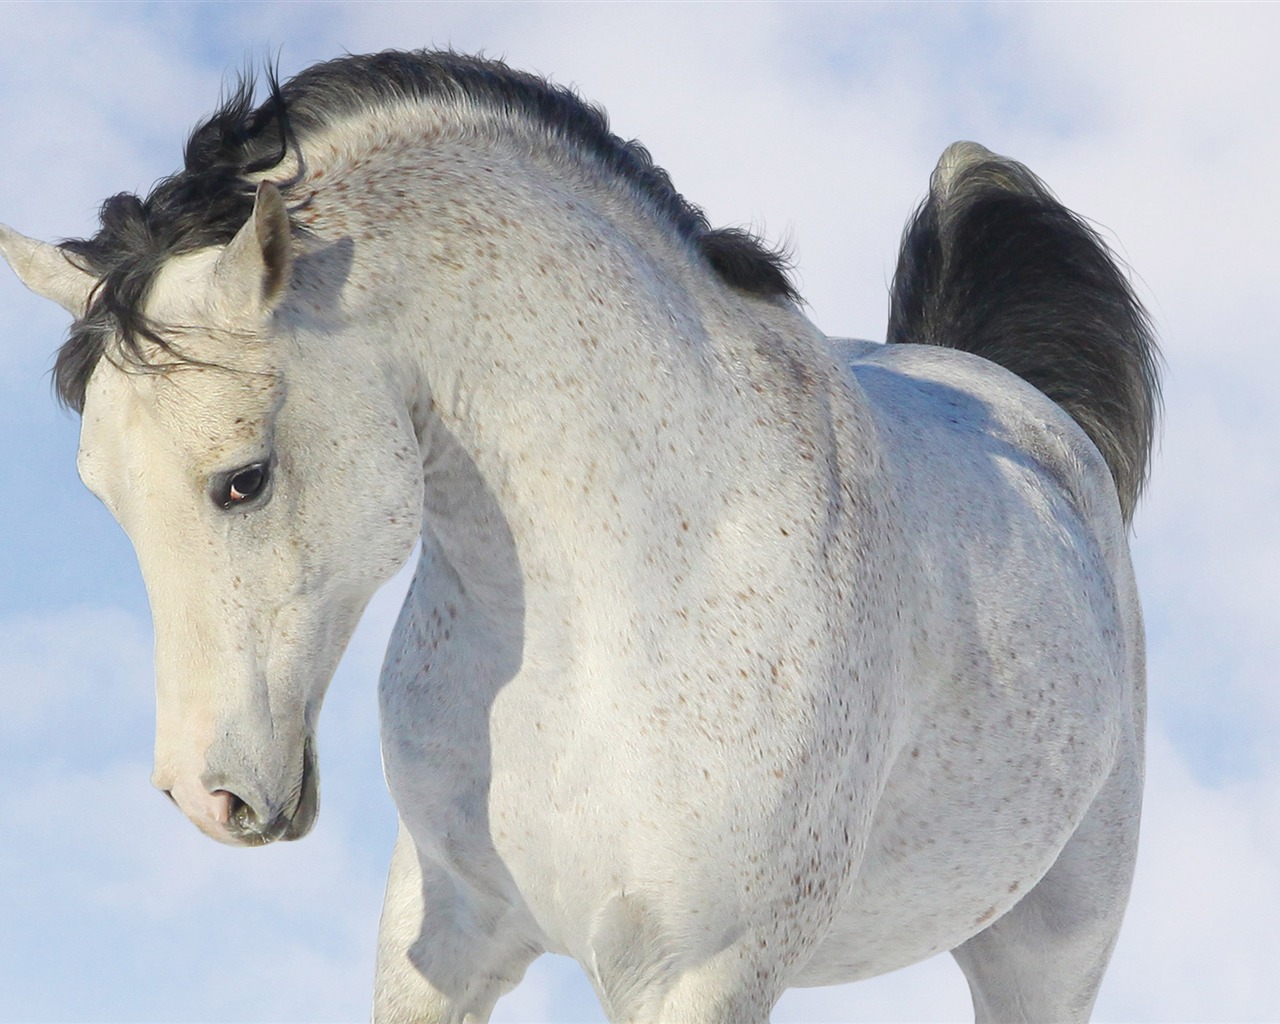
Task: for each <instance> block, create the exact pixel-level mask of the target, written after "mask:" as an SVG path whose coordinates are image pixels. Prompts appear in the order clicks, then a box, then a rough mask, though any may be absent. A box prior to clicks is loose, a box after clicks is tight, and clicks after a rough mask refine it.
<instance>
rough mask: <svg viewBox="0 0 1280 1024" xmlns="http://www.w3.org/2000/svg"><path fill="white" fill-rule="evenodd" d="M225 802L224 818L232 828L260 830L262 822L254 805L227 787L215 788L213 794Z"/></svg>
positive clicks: (249, 830)
mask: <svg viewBox="0 0 1280 1024" xmlns="http://www.w3.org/2000/svg"><path fill="white" fill-rule="evenodd" d="M212 795H213V796H215V797H217V798H219V799H220V800H221V801H222V802H223V808H224V813H225V815H226V817H225V818H224V820H225V821H226V823H227V824H228V825H230V826H231V827H232V828H234V829H236V830H237V831H240V832H258V831H260V830H261V828H262V823H261V822H260V821H259V820H258V815H257V814H256V813H254V810H253V808H252V807H250V806H249V805H248V804H247V803H245V802H244V801H243V800H241V799H240V798H239V797H238V796H236V795H235V794H234V793H232V792H231V791H230V790H227V789H219V790H215V791H214V793H213V794H212Z"/></svg>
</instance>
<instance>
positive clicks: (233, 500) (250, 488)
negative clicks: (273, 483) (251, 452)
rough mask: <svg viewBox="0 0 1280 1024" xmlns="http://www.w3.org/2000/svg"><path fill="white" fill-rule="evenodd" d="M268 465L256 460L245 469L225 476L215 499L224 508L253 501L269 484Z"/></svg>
mask: <svg viewBox="0 0 1280 1024" xmlns="http://www.w3.org/2000/svg"><path fill="white" fill-rule="evenodd" d="M267 469H268V466H267V463H265V462H255V463H253V464H252V465H250V466H245V467H244V468H243V469H237V470H235V471H234V472H232V473H230V474H228V475H227V476H225V477H223V480H222V484H221V486H220V487H219V488H218V491H217V493H216V494H215V496H214V501H216V502H217V504H219V505H220V506H222V508H232V507H234V506H236V505H243V504H244V503H245V502H247V501H252V500H253V499H254V498H256V497H257V496H258V495H260V494H261V493H262V492H263V490H264V489H265V488H266V486H267V478H268V472H267Z"/></svg>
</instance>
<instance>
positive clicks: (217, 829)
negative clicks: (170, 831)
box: [164, 780, 243, 843]
mask: <svg viewBox="0 0 1280 1024" xmlns="http://www.w3.org/2000/svg"><path fill="white" fill-rule="evenodd" d="M184 782H186V780H179V781H178V782H177V783H176V784H175V785H174V786H173V787H172V788H170V789H166V790H165V791H164V793H165V795H166V796H167V797H169V799H170V800H172V801H173V802H174V803H175V804H177V805H178V807H179V809H181V811H182V813H183V814H185V815H186V816H187V817H188V818H190V819H191V821H192V822H193V823H194V824H195V825H196V826H197V827H198V828H199V829H200V831H202V832H204V833H205V834H206V835H209V836H212V837H213V838H214V839H218V840H220V841H222V842H224V843H231V842H235V841H236V837H235V836H233V835H232V833H233V831H234V826H233V821H232V819H233V816H234V815H235V814H236V812H237V810H239V809H240V808H241V807H242V806H243V803H242V801H241V800H240V798H239V797H237V796H236V795H235V794H234V793H231V792H228V791H227V790H225V789H215V790H214V791H213V792H212V793H210V792H208V791H207V790H206V789H205V788H204V787H203V786H201V785H200V784H199V782H194V784H192V783H187V784H184Z"/></svg>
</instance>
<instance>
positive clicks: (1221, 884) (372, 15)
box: [0, 3, 1280, 1022]
mask: <svg viewBox="0 0 1280 1024" xmlns="http://www.w3.org/2000/svg"><path fill="white" fill-rule="evenodd" d="M1276 38H1280V7H1276V6H1274V5H1239V6H1231V5H1213V6H1208V5H1206V6H1196V5H1179V6H1176V7H1175V6H1170V5H1124V6H1121V5H1078V6H1070V5H998V6H983V5H958V4H957V5H927V4H919V5H902V6H891V5H890V6H877V5H828V4H794V5H793V4H750V5H738V6H734V7H729V6H723V5H717V4H699V5H688V6H684V5H674V4H652V5H641V4H610V5H598V6H597V5H557V4H547V5H536V6H535V5H528V6H526V5H519V4H493V5H488V4H468V5H465V6H462V5H451V4H439V5H437V4H376V3H361V4H344V3H333V4H306V5H302V4H296V5H295V4H278V5H271V4H254V3H246V4H235V5H230V4H228V5H218V4H199V3H196V4H173V5H149V4H110V5H84V6H78V5H67V4H63V5H47V6H46V5H25V4H12V3H8V4H3V5H0V152H3V154H4V159H3V160H0V220H3V221H5V222H6V223H9V224H11V225H13V226H14V227H17V228H18V229H19V230H22V231H24V232H26V233H28V234H33V235H37V236H40V237H44V238H48V239H57V238H61V237H67V236H76V235H83V234H86V233H90V232H91V231H92V230H93V226H94V217H95V211H96V208H97V205H98V204H99V202H100V201H101V200H102V199H103V198H104V197H106V196H107V195H110V194H112V193H114V192H118V191H123V190H129V191H137V190H144V191H145V190H146V189H147V188H148V187H149V186H150V185H151V183H152V182H153V181H154V180H155V179H157V178H159V177H161V176H162V175H164V174H166V173H168V172H170V171H172V170H173V169H175V168H176V167H177V166H178V163H179V161H180V150H181V144H182V141H183V139H184V137H185V133H186V131H187V130H188V129H189V128H190V127H191V126H192V125H193V124H194V123H195V121H196V120H197V119H199V118H200V117H201V115H203V114H205V113H207V112H208V111H209V110H210V109H211V108H212V106H213V105H214V103H215V101H216V98H217V95H218V92H219V88H220V86H221V84H222V82H223V79H224V75H225V74H226V73H227V72H228V71H229V70H233V69H235V68H237V67H240V66H242V65H243V63H244V61H245V60H246V58H249V59H260V58H262V57H263V56H264V55H274V54H276V53H277V52H279V53H280V61H281V66H282V69H283V70H284V72H285V73H286V74H290V73H292V72H294V71H296V70H298V69H299V68H301V67H302V66H305V65H306V64H307V63H310V62H311V61H313V60H318V59H323V58H326V57H332V56H336V55H338V54H340V53H342V52H344V51H352V52H360V51H368V50H375V49H382V48H385V47H418V46H427V45H435V46H445V45H453V46H454V47H456V48H458V49H461V50H468V51H478V50H483V51H484V52H486V53H487V54H489V55H491V56H504V57H506V58H507V59H508V60H509V61H510V62H511V63H513V64H515V65H517V66H520V67H524V68H528V69H531V70H535V71H539V72H543V73H547V74H551V75H553V76H554V77H555V78H556V80H557V81H560V82H562V83H566V84H571V85H574V86H576V87H578V88H579V89H580V90H581V91H582V93H583V94H584V95H586V96H587V97H588V98H590V99H592V100H594V101H597V102H600V103H602V104H604V105H605V106H606V107H607V108H608V110H609V111H610V114H611V116H612V119H613V123H614V126H615V129H616V130H617V131H618V132H619V133H621V134H623V135H626V136H635V137H638V138H640V139H641V140H642V141H644V142H645V143H646V145H648V147H649V148H650V149H651V151H652V152H653V153H654V155H655V157H656V159H657V160H658V162H659V163H661V164H663V166H665V167H666V168H667V169H668V170H669V171H670V172H671V174H672V177H673V178H674V180H675V182H676V185H677V187H679V188H680V189H681V190H682V191H683V192H684V193H685V194H686V195H687V196H689V197H690V198H691V199H692V200H694V201H695V202H697V203H699V204H701V205H703V206H704V207H705V208H706V209H707V211H708V213H709V215H710V217H711V219H712V221H713V222H714V223H716V224H751V225H754V226H756V227H758V228H762V229H764V230H765V231H766V232H767V233H768V234H769V235H770V236H771V237H773V238H785V239H787V240H789V241H790V242H791V243H792V245H793V246H794V248H795V251H796V254H797V258H798V262H799V277H800V281H801V284H802V290H803V292H804V294H805V296H806V299H807V300H808V302H809V305H810V310H811V314H812V317H813V319H814V320H815V322H816V323H818V325H819V326H821V327H822V328H823V329H825V330H826V331H827V332H828V333H831V334H849V335H858V336H863V337H880V336H882V333H883V329H884V321H885V313H886V291H885V289H886V282H887V280H888V278H889V276H890V274H891V272H892V265H893V258H894V255H895V252H896V244H897V239H898V234H899V232H900V231H901V228H902V224H903V222H904V220H905V218H906V216H907V214H908V212H909V211H910V209H911V208H912V207H913V205H914V204H915V203H916V202H917V201H918V200H919V198H920V197H921V195H922V193H923V191H924V188H925V185H926V182H927V177H928V174H929V171H930V170H931V169H932V166H933V162H934V161H935V160H936V158H937V155H938V153H939V152H941V150H942V148H943V147H944V146H945V145H946V144H947V143H948V142H950V141H952V140H954V139H957V138H974V139H976V140H978V141H981V142H983V143H984V144H986V145H987V146H989V147H990V148H992V149H995V150H998V151H1001V152H1005V153H1009V154H1010V155H1013V156H1017V157H1018V158H1020V159H1022V160H1024V161H1026V162H1027V163H1029V164H1030V165H1031V166H1032V167H1033V168H1034V169H1035V170H1037V171H1038V172H1039V173H1040V174H1041V175H1042V176H1043V177H1044V178H1045V179H1046V180H1047V181H1048V182H1049V183H1050V184H1051V185H1052V186H1053V187H1054V188H1055V189H1056V190H1057V191H1058V193H1059V194H1060V196H1061V197H1062V198H1063V199H1064V200H1065V201H1066V202H1067V203H1068V204H1069V205H1071V206H1073V207H1074V208H1075V209H1077V210H1079V211H1080V212H1082V213H1084V214H1085V215H1087V216H1088V217H1090V218H1092V219H1093V220H1094V221H1095V222H1096V223H1097V224H1099V225H1100V226H1101V227H1102V229H1103V231H1104V233H1105V234H1106V236H1107V237H1108V238H1110V239H1111V240H1112V241H1113V244H1114V245H1115V246H1116V248H1117V250H1118V251H1119V252H1120V253H1121V254H1122V255H1123V257H1124V258H1125V259H1126V260H1128V262H1129V263H1130V264H1131V265H1132V267H1133V268H1134V270H1135V274H1136V275H1137V280H1138V287H1139V289H1140V290H1141V292H1142V294H1143V297H1144V298H1145V299H1146V301H1147V302H1148V303H1149V304H1150V306H1151V309H1152V312H1153V314H1154V316H1155V319H1156V322H1157V325H1158V328H1159V330H1160V333H1161V336H1162V340H1163V344H1164V350H1165V355H1166V359H1167V362H1168V374H1167V384H1166V399H1167V422H1166V427H1165V431H1164V435H1163V442H1162V446H1161V450H1160V454H1159V457H1158V460H1157V463H1156V467H1155V475H1154V480H1153V485H1152V488H1151V490H1150V493H1149V496H1148V499H1147V501H1146V503H1145V504H1144V505H1143V506H1142V508H1141V510H1140V512H1139V515H1138V518H1137V522H1136V528H1135V538H1134V556H1135V560H1136V562H1137V565H1138V570H1139V581H1140V584H1141V586H1142V590H1143V593H1144V597H1145V607H1146V612H1147V620H1148V631H1149V642H1150V664H1151V704H1152V716H1151V736H1150V746H1151V750H1150V766H1149V775H1148V790H1147V811H1146V818H1145V824H1144V833H1143V845H1142V852H1141V856H1140V863H1139V872H1138V879H1137V883H1136V885H1135V889H1134V897H1133V901H1132V903H1131V906H1130V913H1129V919H1128V921H1127V923H1126V927H1125V931H1124V932H1123V933H1122V936H1121V940H1120V945H1119V948H1118V950H1117V953H1116V957H1115V961H1114V963H1113V967H1112V971H1111V973H1110V974H1109V976H1108V978H1107V981H1106V984H1105V986H1104V989H1103V993H1102V997H1101V999H1100V1001H1099V1004H1098V1008H1097V1015H1098V1016H1099V1018H1101V1019H1104V1020H1259V1021H1261V1020H1276V1019H1280V984H1277V983H1276V980H1275V964H1277V963H1280V932H1278V931H1277V929H1276V927H1275V922H1276V921H1277V920H1280V756H1278V755H1277V748H1276V744H1275V740H1274V737H1275V736H1276V735H1277V734H1278V732H1280V687H1277V685H1276V678H1275V675H1276V673H1275V664H1276V654H1277V642H1276V637H1277V636H1278V635H1280V628H1277V617H1278V616H1277V610H1278V609H1280V540H1278V539H1277V535H1276V531H1275V530H1274V526H1273V524H1274V523H1275V521H1276V514H1275V509H1276V508H1277V507H1278V506H1280V493H1277V492H1278V491H1280V473H1278V472H1277V468H1278V467H1280V431H1277V423H1276V413H1275V400H1274V394H1275V388H1276V381H1277V379H1280V347H1278V346H1277V344H1276V342H1277V333H1278V331H1277V320H1276V316H1275V313H1274V298H1275V288H1276V284H1275V281H1276V271H1277V259H1276V255H1275V239H1276V238H1277V237H1280V214H1278V213H1277V207H1276V204H1275V203H1274V201H1273V198H1272V197H1273V196H1274V190H1275V174H1276V170H1275V169H1276V167H1277V166H1280V135H1278V134H1277V132H1276V130H1275V128H1276V125H1277V124H1280V63H1278V62H1277V61H1276V60H1275V59H1274V54H1273V52H1272V51H1273V48H1274V40H1275V39H1276ZM65 328H66V318H65V316H64V315H63V314H62V313H61V312H60V311H59V310H58V309H56V308H55V307H53V306H51V305H49V304H47V303H44V302H41V301H40V300H38V299H36V298H35V297H34V296H31V295H29V294H28V293H27V292H25V291H24V290H23V289H22V288H21V286H20V285H18V284H17V282H16V280H15V279H14V278H13V277H12V275H11V274H9V273H8V272H7V271H3V270H0V448H2V450H3V467H4V473H5V477H6V480H7V482H8V484H9V487H8V491H9V495H8V500H7V501H6V502H4V503H3V505H0V777H2V778H3V779H5V781H6V783H7V785H6V787H5V789H4V790H3V792H0V822H2V823H3V824H2V825H0V1020H46V1021H67V1020H170V1021H179V1020H280V1021H285V1020H297V1021H315V1020H356V1019H361V1018H362V1017H364V1016H365V1015H366V1014H367V1005H368V999H369V993H370V982H371V973H372V959H373V946H374V934H375V929H376V922H377V915H378V910H379V904H380V899H381V887H382V882H383V878H384V874H385V863H386V859H387V856H388V854H389V850H390V844H391V840H392V835H393V829H394V817H393V811H392V808H391V805H390V801H389V799H388V798H387V797H386V795H385V792H384V789H383V786H382V781H381V775H380V766H379V759H378V747H377V735H376V732H377V721H376V718H377V714H376V706H375V695H374V681H375V678H376V673H377V667H378V664H379V662H380V658H381V650H382V647H383V645H384V644H385V641H386V637H387V634H388V633H389V631H390V627H391V622H392V620H393V618H394V614H395V611H396V609H397V607H398V600H399V593H402V591H403V586H404V581H403V580H400V581H397V582H396V583H393V584H391V585H389V587H388V588H387V589H386V590H385V591H384V592H383V593H382V594H380V595H379V597H378V598H377V599H375V602H374V604H373V605H372V606H371V607H370V610H369V612H368V614H367V615H366V619H365V622H364V624H363V625H362V627H361V629H360V631H359V632H358V634H357V636H356V638H355V640H354V641H353V643H352V645H351V648H350V650H349V652H348V656H347V658H346V659H345V661H344V663H343V666H342V668H341V669H340V670H339V675H338V678H337V679H336V680H335V683H334V685H333V687H332V688H331V690H330V695H329V698H328V701H327V705H326V708H325V714H324V716H323V718H322V723H321V734H320V749H321V757H322V766H323V779H324V784H323V801H322V807H323V810H322V813H321V816H320V822H319V824H318V826H317V828H316V831H315V832H314V833H313V834H312V835H311V836H309V837H308V838H307V839H306V840H305V841H303V842H301V843H296V844H288V845H281V846H278V847H272V848H267V849H262V850H248V851H242V850H230V849H225V848H223V847H219V846H217V845H215V844H214V843H212V842H210V841H209V840H207V839H205V838H204V837H202V836H200V835H199V834H198V833H197V832H196V831H195V829H193V828H192V827H191V826H190V825H189V824H187V823H186V822H185V821H184V820H183V819H182V817H181V816H180V815H179V814H178V813H177V812H176V811H174V809H173V808H172V807H170V806H169V805H168V803H167V801H165V800H163V799H162V798H161V797H160V796H159V795H158V794H156V793H155V792H154V791H152V790H151V788H150V786H149V784H148V774H149V770H150V755H151V742H152V736H151V730H152V696H151V682H150V672H151V667H150V623H149V615H148V611H147V606H146V599H145V594H144V592H143V588H142V584H141V580H140V578H139V575H138V572H137V568H136V565H135V563H134V560H133V555H132V551H131V549H130V548H129V545H128V542H127V540H126V539H125V537H124V535H123V533H122V532H121V531H120V530H119V529H118V527H116V526H115V524H114V523H113V522H112V521H111V519H110V517H109V516H108V515H107V513H106V511H105V510H104V509H103V508H101V506H99V505H98V504H97V502H96V500H95V499H93V498H92V497H91V496H90V495H89V494H88V492H87V491H85V490H84V489H83V487H82V486H81V485H80V484H79V481H78V480H77V478H76V476H75V466H74V459H75V446H76V433H77V426H78V425H77V423H76V421H75V419H74V417H72V416H71V415H69V414H67V413H64V412H62V411H60V410H58V409H57V408H56V407H55V406H54V403H53V401H52V399H51V396H50V392H49V386H48V377H47V370H48V367H49V365H50V361H51V357H52V354H53V351H54V349H55V347H56V345H57V344H58V343H59V341H60V340H61V337H62V335H63V333H64V331H65ZM968 1012H969V1011H968V996H967V993H966V991H965V987H964V983H963V981H962V979H961V978H960V975H959V972H958V970H957V969H956V968H955V967H954V966H953V965H952V964H951V962H950V960H949V959H948V958H940V959H937V960H934V961H930V962H928V963H926V964H922V965H918V966H917V967H914V968H910V969H908V970H907V971H904V972H899V973H898V974H895V975H891V976H889V977H887V978H883V979H876V980H874V981H871V982H867V983H863V984H860V985H857V986H851V987H844V988H838V989H822V990H806V991H796V992H792V993H789V994H788V995H787V996H786V997H785V998H784V1000H783V1002H782V1003H781V1004H780V1005H779V1007H778V1009H777V1011H776V1012H775V1016H774V1019H775V1020H776V1021H779V1022H781V1021H808V1020H813V1021H816V1020H952V1019H958V1018H964V1017H965V1016H966V1015H967V1014H968ZM495 1019H497V1020H505V1021H541V1020H546V1021H550V1020H561V1021H567V1020H582V1021H592V1020H599V1019H600V1012H599V1009H598V1006H597V1004H596V1003H595V1000H594V997H593V996H592V995H591V992H590V989H589V988H588V987H587V985H586V984H585V982H584V981H583V980H582V979H581V978H580V976H579V974H578V972H577V969H576V967H575V966H574V965H573V964H571V963H569V962H568V961H565V960H561V959H556V958H544V960H543V961H540V962H539V963H538V964H536V965H535V966H534V968H533V969H531V971H530V974H529V976H528V978H527V979H526V981H525V983H524V984H523V985H522V986H521V987H520V988H519V989H518V990H517V991H516V992H515V993H513V994H512V995H511V996H509V997H507V999H506V1000H504V1001H503V1002H502V1003H500V1004H499V1007H498V1012H497V1014H496V1015H495Z"/></svg>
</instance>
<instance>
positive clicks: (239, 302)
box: [214, 181, 293, 315]
mask: <svg viewBox="0 0 1280 1024" xmlns="http://www.w3.org/2000/svg"><path fill="white" fill-rule="evenodd" d="M292 274H293V233H292V227H291V225H290V223H289V211H288V210H286V209H285V206H284V199H283V198H281V196H280V190H279V189H278V188H276V187H275V185H273V184H271V182H269V181H264V182H261V183H259V185H258V194H257V196H256V197H255V198H254V202H253V213H252V214H251V215H250V216H249V219H248V220H247V221H246V222H245V224H244V227H242V228H241V229H240V230H239V231H237V232H236V236H235V238H233V239H231V242H230V244H229V245H228V246H227V248H226V249H225V250H224V251H223V253H222V255H221V256H219V257H218V262H217V264H216V265H215V267H214V275H215V277H216V280H217V281H218V286H219V287H220V288H222V289H223V290H224V291H225V292H226V296H227V298H228V299H229V300H230V302H231V304H232V308H233V309H237V310H250V311H257V312H259V313H262V314H264V315H265V314H267V313H270V312H271V311H272V310H273V309H274V308H275V307H276V304H277V303H278V302H279V301H280V298H281V297H282V296H283V295H284V291H285V289H286V288H287V287H288V285H289V280H290V277H291V276H292Z"/></svg>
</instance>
